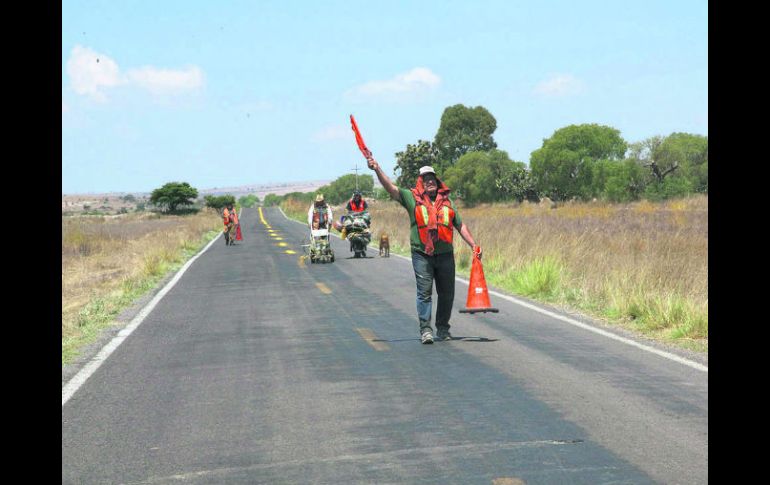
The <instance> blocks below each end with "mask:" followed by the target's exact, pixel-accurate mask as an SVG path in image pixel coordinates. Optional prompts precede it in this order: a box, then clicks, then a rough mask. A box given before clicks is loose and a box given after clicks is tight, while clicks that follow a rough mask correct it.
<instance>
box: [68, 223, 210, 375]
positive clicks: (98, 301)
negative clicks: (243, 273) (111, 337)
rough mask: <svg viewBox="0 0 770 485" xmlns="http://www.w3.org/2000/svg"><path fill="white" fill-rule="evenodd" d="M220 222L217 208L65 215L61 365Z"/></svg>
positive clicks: (205, 239)
mask: <svg viewBox="0 0 770 485" xmlns="http://www.w3.org/2000/svg"><path fill="white" fill-rule="evenodd" d="M220 226H221V223H220V218H219V217H218V214H216V212H215V211H212V210H206V211H201V212H200V213H198V214H194V215H186V216H163V217H161V216H158V215H156V214H148V213H139V214H126V215H125V216H121V217H62V363H66V362H69V361H71V360H72V359H73V358H74V357H75V356H76V355H77V354H78V349H79V348H81V347H82V346H83V345H85V344H87V343H89V342H91V341H93V340H94V339H96V338H97V337H98V335H99V332H100V331H101V330H102V329H103V328H105V327H106V326H109V325H110V324H111V323H112V322H113V321H114V319H115V317H116V316H117V315H118V314H119V313H120V311H122V310H123V309H125V308H126V307H128V306H129V305H130V304H131V303H132V302H133V301H134V300H135V299H136V298H137V297H138V296H140V295H142V294H143V293H145V292H147V291H148V290H150V289H151V288H153V287H154V286H155V285H156V284H157V282H158V281H160V280H161V279H162V278H163V277H164V276H165V275H166V274H167V273H168V272H169V271H171V270H173V269H175V268H178V267H179V266H181V265H182V264H183V263H184V261H186V260H187V259H189V257H190V256H191V255H192V254H194V253H195V252H197V251H198V250H199V249H200V248H201V247H202V246H203V245H204V244H205V243H207V242H208V241H210V240H211V239H212V238H213V237H215V236H216V235H217V234H218V232H219V231H220V230H221V227H220Z"/></svg>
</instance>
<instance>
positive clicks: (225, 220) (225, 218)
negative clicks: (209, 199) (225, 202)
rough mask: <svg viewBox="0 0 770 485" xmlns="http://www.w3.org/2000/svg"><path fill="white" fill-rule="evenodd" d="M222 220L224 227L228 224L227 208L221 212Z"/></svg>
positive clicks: (228, 214)
mask: <svg viewBox="0 0 770 485" xmlns="http://www.w3.org/2000/svg"><path fill="white" fill-rule="evenodd" d="M222 219H224V223H225V226H226V225H228V224H230V211H229V210H227V207H225V208H224V210H223V211H222Z"/></svg>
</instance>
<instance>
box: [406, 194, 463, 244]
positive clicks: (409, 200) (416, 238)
mask: <svg viewBox="0 0 770 485" xmlns="http://www.w3.org/2000/svg"><path fill="white" fill-rule="evenodd" d="M397 188H398V193H399V194H400V195H401V205H403V206H404V208H405V209H406V211H407V212H408V213H409V223H410V224H411V227H410V230H409V242H410V245H411V247H412V251H419V252H421V253H424V252H425V245H424V244H423V243H422V241H420V232H419V231H418V230H417V219H416V218H415V217H414V208H415V207H416V206H417V201H415V200H414V194H412V191H411V190H409V189H402V188H401V187H397ZM449 206H450V207H452V210H453V211H454V212H455V217H454V220H453V221H452V225H453V226H454V227H455V228H456V229H457V230H458V231H459V230H460V227H462V224H463V221H462V219H461V218H460V213H459V212H457V208H456V207H455V204H454V202H452V198H451V197H450V198H449ZM452 251H454V247H452V245H451V244H449V243H446V242H444V241H441V240H439V241H437V242H436V244H435V246H434V247H433V254H443V253H451V252H452Z"/></svg>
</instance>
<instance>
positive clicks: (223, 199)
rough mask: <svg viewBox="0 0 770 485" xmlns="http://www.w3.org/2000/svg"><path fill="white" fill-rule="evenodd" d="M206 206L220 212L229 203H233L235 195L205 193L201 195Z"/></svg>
mask: <svg viewBox="0 0 770 485" xmlns="http://www.w3.org/2000/svg"><path fill="white" fill-rule="evenodd" d="M203 200H204V202H205V204H206V207H210V208H212V209H215V210H216V211H217V212H220V213H221V212H222V211H223V209H224V208H225V207H227V206H228V204H229V205H235V196H234V195H230V194H226V195H206V196H204V197H203Z"/></svg>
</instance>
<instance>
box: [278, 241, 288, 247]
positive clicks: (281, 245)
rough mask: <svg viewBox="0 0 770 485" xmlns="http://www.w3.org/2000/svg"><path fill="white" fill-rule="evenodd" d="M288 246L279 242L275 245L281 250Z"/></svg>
mask: <svg viewBox="0 0 770 485" xmlns="http://www.w3.org/2000/svg"><path fill="white" fill-rule="evenodd" d="M288 245H289V243H285V242H280V243H278V244H276V246H279V247H282V248H285V247H286V246H288Z"/></svg>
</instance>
